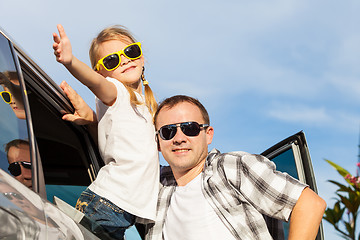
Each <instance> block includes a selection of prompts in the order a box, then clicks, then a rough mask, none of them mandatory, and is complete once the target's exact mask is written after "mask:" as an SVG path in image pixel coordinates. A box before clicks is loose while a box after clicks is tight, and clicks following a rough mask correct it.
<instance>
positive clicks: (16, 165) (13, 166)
mask: <svg viewBox="0 0 360 240" xmlns="http://www.w3.org/2000/svg"><path fill="white" fill-rule="evenodd" d="M20 164H21V165H22V166H23V167H24V168H26V169H31V162H13V163H10V165H9V167H8V169H9V172H10V173H11V174H12V175H13V176H14V177H17V176H19V175H20V174H21V166H20Z"/></svg>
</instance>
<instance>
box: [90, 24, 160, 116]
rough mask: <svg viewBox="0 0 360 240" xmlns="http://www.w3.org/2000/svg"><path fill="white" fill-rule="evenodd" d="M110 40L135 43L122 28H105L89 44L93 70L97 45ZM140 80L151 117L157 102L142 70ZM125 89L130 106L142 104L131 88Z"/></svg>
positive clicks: (97, 54)
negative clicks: (128, 96)
mask: <svg viewBox="0 0 360 240" xmlns="http://www.w3.org/2000/svg"><path fill="white" fill-rule="evenodd" d="M110 40H120V41H128V40H130V41H131V43H135V42H137V41H136V39H135V38H134V37H133V35H132V34H131V33H130V31H129V30H127V29H126V28H125V27H124V26H121V25H115V26H111V27H108V28H105V29H104V30H102V31H101V32H100V33H99V34H98V35H97V37H96V38H94V39H93V40H92V42H91V45H90V49H89V56H90V62H91V66H92V68H93V69H95V66H96V64H97V62H98V60H99V59H100V56H99V45H100V44H101V43H103V42H107V41H110ZM141 80H142V82H143V85H144V87H145V104H146V106H147V107H148V108H149V111H150V113H151V114H152V115H154V114H155V112H156V109H157V102H156V99H155V97H154V93H153V92H152V90H151V88H150V86H149V83H148V82H147V81H146V80H145V76H144V69H143V72H142V74H141ZM124 86H125V87H126V89H127V90H128V92H129V95H130V104H131V105H132V106H136V105H141V104H143V102H140V101H139V100H138V99H137V98H136V95H135V92H134V90H133V89H132V88H130V87H129V86H127V85H125V84H124Z"/></svg>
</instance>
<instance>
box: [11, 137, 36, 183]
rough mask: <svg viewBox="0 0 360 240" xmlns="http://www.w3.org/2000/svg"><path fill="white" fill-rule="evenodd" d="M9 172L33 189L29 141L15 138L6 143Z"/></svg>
mask: <svg viewBox="0 0 360 240" xmlns="http://www.w3.org/2000/svg"><path fill="white" fill-rule="evenodd" d="M5 152H6V154H7V159H8V162H9V168H8V169H9V172H10V173H11V174H12V175H13V176H14V177H15V178H16V179H17V180H18V181H19V182H21V183H23V184H24V185H25V186H27V187H28V188H30V189H32V176H31V161H30V149H29V142H28V141H26V140H23V139H14V140H12V141H10V142H8V143H7V144H6V145H5Z"/></svg>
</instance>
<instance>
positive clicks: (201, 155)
mask: <svg viewBox="0 0 360 240" xmlns="http://www.w3.org/2000/svg"><path fill="white" fill-rule="evenodd" d="M182 122H197V123H199V124H204V119H203V117H202V115H201V112H200V110H199V108H198V107H197V106H196V105H194V104H191V103H188V102H181V103H179V104H177V105H175V106H174V107H172V108H167V107H166V106H165V107H164V108H163V109H161V110H160V112H159V114H158V117H157V120H156V123H155V127H156V129H157V130H159V129H160V127H162V126H165V125H169V124H176V123H182ZM213 134H214V131H213V128H212V127H208V128H205V129H203V128H202V130H201V131H200V134H199V135H198V136H195V137H189V136H186V135H185V134H184V133H183V132H182V131H181V129H180V128H179V127H178V128H177V132H176V135H175V136H174V137H173V138H172V139H170V140H163V139H162V138H161V137H160V136H158V139H159V151H161V153H162V155H163V157H164V159H165V160H166V161H167V162H168V163H169V165H170V167H171V170H172V172H173V173H174V176H175V177H178V176H182V175H184V174H186V173H187V172H189V171H192V170H193V169H197V170H200V171H201V170H202V168H203V166H204V163H205V160H206V157H207V154H208V145H209V144H210V143H211V141H212V137H213Z"/></svg>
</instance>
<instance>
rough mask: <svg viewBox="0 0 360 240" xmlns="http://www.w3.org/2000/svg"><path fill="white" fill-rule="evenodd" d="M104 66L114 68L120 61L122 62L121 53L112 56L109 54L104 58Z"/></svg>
mask: <svg viewBox="0 0 360 240" xmlns="http://www.w3.org/2000/svg"><path fill="white" fill-rule="evenodd" d="M103 63H104V66H105V67H106V68H107V69H108V70H110V69H114V68H116V67H117V66H118V65H119V63H120V59H119V55H117V54H111V55H110V56H107V57H106V58H104V60H103Z"/></svg>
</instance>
